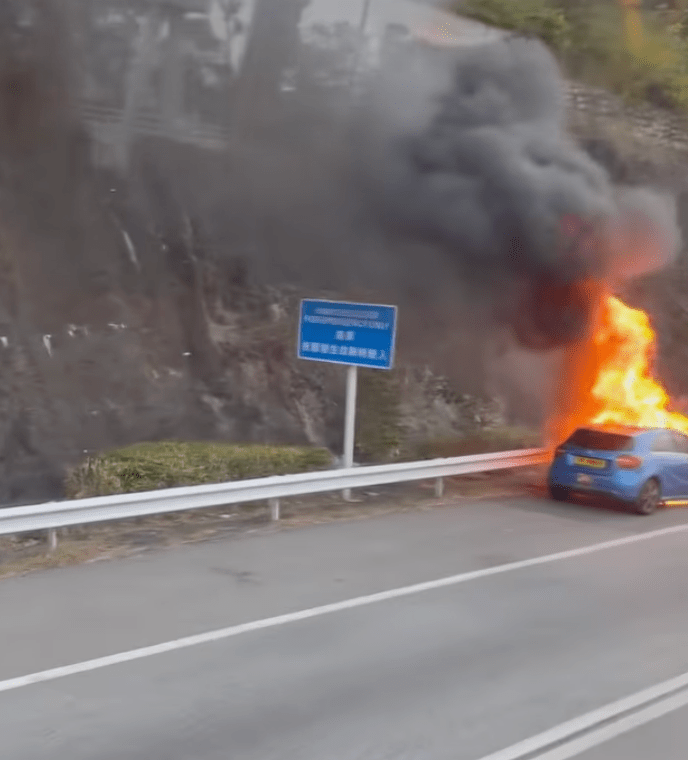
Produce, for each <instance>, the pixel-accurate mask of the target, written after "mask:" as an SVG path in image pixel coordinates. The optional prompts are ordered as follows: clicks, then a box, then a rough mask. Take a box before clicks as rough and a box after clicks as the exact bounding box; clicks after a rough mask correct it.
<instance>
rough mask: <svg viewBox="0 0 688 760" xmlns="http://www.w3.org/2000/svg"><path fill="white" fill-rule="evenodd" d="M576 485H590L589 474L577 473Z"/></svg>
mask: <svg viewBox="0 0 688 760" xmlns="http://www.w3.org/2000/svg"><path fill="white" fill-rule="evenodd" d="M577 480H578V485H579V486H591V485H592V478H591V477H590V475H584V474H583V473H582V472H581V473H580V474H579V475H578V478H577Z"/></svg>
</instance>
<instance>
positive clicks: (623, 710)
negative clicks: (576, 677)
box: [480, 673, 688, 760]
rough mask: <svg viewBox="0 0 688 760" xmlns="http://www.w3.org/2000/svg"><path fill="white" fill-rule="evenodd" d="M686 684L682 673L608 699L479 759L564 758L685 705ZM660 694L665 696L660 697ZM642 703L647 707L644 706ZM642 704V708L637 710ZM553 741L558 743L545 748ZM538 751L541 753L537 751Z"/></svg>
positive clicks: (687, 678)
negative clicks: (598, 706)
mask: <svg viewBox="0 0 688 760" xmlns="http://www.w3.org/2000/svg"><path fill="white" fill-rule="evenodd" d="M687 687H688V673H684V674H683V675H680V676H677V677H676V678H671V679H669V680H668V681H664V682H663V683H660V684H657V685H656V686H651V687H650V688H648V689H643V690H642V691H639V692H637V693H636V694H632V695H631V696H630V697H624V699H620V700H618V701H617V702H611V703H610V704H608V705H605V706H604V707H600V708H599V709H597V710H593V711H592V712H589V713H585V715H580V716H579V717H577V718H574V719H573V720H569V721H566V723H562V724H561V725H559V726H556V727H555V728H551V729H549V730H548V731H544V732H543V733H541V734H537V735H536V736H532V737H531V738H530V739H526V740H525V741H522V742H518V744H514V745H512V746H511V747H507V748H506V749H503V750H500V751H499V752H494V753H493V754H491V755H487V756H485V757H482V758H481V759H480V760H521V758H526V757H527V758H529V760H568V758H571V757H575V756H576V755H580V754H581V753H582V752H585V751H587V750H589V749H592V748H593V747H597V746H599V745H600V744H603V743H604V742H607V741H609V740H610V739H614V738H616V737H617V736H621V734H624V733H627V732H628V731H632V730H633V729H634V728H639V727H640V726H643V725H645V724H646V723H649V722H650V721H653V720H656V719H657V718H661V717H662V716H663V715H667V714H668V713H670V712H674V711H675V710H680V709H681V708H682V707H686V706H687V705H688V691H686V688H687ZM675 692H679V693H675ZM667 695H670V696H667ZM662 697H665V698H664V699H661V698H662ZM657 700H659V701H657ZM650 703H651V704H650ZM645 705H647V706H646V707H644V706H645ZM643 707H644V709H640V708H643ZM629 713H630V714H629ZM600 724H603V725H600ZM595 726H598V728H595ZM580 734H583V735H582V736H581V735H580ZM553 744H556V745H558V746H556V747H553V748H551V749H549V750H547V748H548V747H552V745H553ZM541 750H544V752H543V753H542V754H537V753H538V752H539V751H541Z"/></svg>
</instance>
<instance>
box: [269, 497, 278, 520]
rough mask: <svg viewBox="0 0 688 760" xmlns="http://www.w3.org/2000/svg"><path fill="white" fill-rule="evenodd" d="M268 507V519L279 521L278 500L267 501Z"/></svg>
mask: <svg viewBox="0 0 688 760" xmlns="http://www.w3.org/2000/svg"><path fill="white" fill-rule="evenodd" d="M268 504H269V505H270V519H271V520H273V521H277V520H279V519H280V502H279V499H270V500H269V501H268Z"/></svg>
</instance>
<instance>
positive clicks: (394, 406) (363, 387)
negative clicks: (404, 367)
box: [356, 369, 401, 462]
mask: <svg viewBox="0 0 688 760" xmlns="http://www.w3.org/2000/svg"><path fill="white" fill-rule="evenodd" d="M399 403H400V389H399V383H398V380H397V377H396V376H395V374H394V373H393V372H383V371H380V370H374V369H371V370H365V369H364V370H361V371H360V372H359V391H358V399H357V404H356V407H357V409H356V449H357V451H358V453H359V455H360V458H361V459H363V461H375V462H383V461H385V460H388V459H390V458H393V456H394V453H395V452H396V450H397V449H398V448H399V444H400V440H401V431H400V421H401V414H400V410H399Z"/></svg>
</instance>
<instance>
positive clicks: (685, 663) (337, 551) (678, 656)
mask: <svg viewBox="0 0 688 760" xmlns="http://www.w3.org/2000/svg"><path fill="white" fill-rule="evenodd" d="M418 584H423V585H418ZM687 600H688V513H687V512H683V511H679V510H671V511H666V512H662V513H658V514H657V515H655V516H653V517H650V518H640V517H636V516H633V515H626V514H623V513H619V512H611V511H604V510H599V509H598V510H596V509H592V508H589V507H584V506H573V505H555V504H552V503H550V502H547V501H534V500H532V499H521V500H513V501H505V502H503V503H492V502H484V503H471V504H468V505H466V504H464V505H456V506H453V507H445V508H438V509H434V510H430V511H426V512H418V513H413V514H403V515H396V516H390V517H384V518H380V519H370V520H360V521H353V522H350V523H338V524H330V525H324V526H318V527H312V528H305V529H301V530H290V531H270V532H264V533H258V534H256V535H253V536H249V537H244V538H232V539H228V540H221V541H216V542H212V543H207V544H203V545H196V546H192V547H184V548H181V549H175V550H168V551H162V552H159V553H154V554H147V555H142V556H139V557H137V558H133V559H128V560H120V561H113V562H108V563H99V564H94V565H89V566H83V567H77V568H70V569H65V570H59V571H51V572H46V573H42V574H37V575H32V576H27V577H25V578H16V579H11V580H7V581H3V582H1V583H0V609H1V610H2V617H1V618H0V644H1V645H2V646H0V742H1V744H2V752H1V756H2V758H3V760H37V759H39V758H50V760H63V759H64V760H273V759H274V760H276V759H277V758H279V759H280V760H297V759H298V760H411V759H413V760H435V759H437V760H445V759H446V760H449V759H450V758H451V760H484V759H485V758H488V757H489V758H490V760H565V758H568V757H578V758H580V759H581V760H617V758H618V759H619V760H620V759H621V758H623V760H648V758H661V760H679V758H680V760H685V757H686V752H687V749H686V748H687V747H688V728H687V726H688V697H686V694H687V693H688V692H687V691H686V690H687V689H688V676H686V677H684V674H686V673H688V604H686V602H687ZM159 645H164V646H159ZM684 702H685V704H684ZM524 742H525V743H524Z"/></svg>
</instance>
